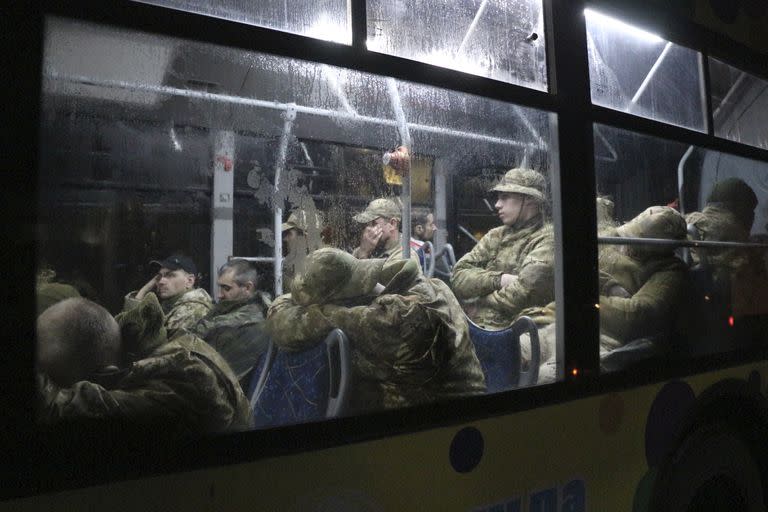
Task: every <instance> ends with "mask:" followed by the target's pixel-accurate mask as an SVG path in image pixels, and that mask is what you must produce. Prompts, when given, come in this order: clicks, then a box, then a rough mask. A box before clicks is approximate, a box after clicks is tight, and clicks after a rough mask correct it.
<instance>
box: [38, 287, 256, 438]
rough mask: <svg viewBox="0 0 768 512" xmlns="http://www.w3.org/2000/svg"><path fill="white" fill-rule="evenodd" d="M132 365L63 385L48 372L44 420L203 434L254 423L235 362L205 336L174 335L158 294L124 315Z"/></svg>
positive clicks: (43, 385) (123, 330)
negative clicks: (112, 422)
mask: <svg viewBox="0 0 768 512" xmlns="http://www.w3.org/2000/svg"><path fill="white" fill-rule="evenodd" d="M117 321H118V324H119V325H120V330H121V333H122V338H123V341H122V343H123V353H124V354H125V364H126V367H125V368H124V369H122V370H120V371H116V372H114V373H112V374H109V375H102V376H101V377H100V378H99V379H98V381H99V382H98V383H97V382H91V381H81V382H78V383H77V384H75V385H74V386H73V387H71V388H66V389H59V388H57V387H56V386H55V385H54V384H53V383H52V382H51V381H49V380H47V379H45V378H44V377H43V378H42V379H41V380H42V382H41V388H40V391H41V395H42V408H41V415H42V419H43V420H44V421H55V420H59V419H68V418H115V419H120V420H124V421H126V422H127V423H129V424H133V425H156V424H161V426H162V428H163V429H164V431H167V430H169V429H170V430H173V431H174V432H177V431H178V433H179V434H199V433H203V432H221V431H227V430H239V429H245V428H248V427H249V426H250V425H251V413H250V408H249V404H248V401H247V400H246V398H245V395H243V392H242V390H241V389H240V386H239V385H238V383H237V379H236V378H235V376H234V375H233V373H232V370H231V369H230V368H229V366H228V365H227V363H226V362H225V361H224V360H223V359H222V358H221V356H219V354H218V353H217V352H216V351H215V350H213V349H212V348H211V347H210V346H208V344H207V343H205V342H204V341H203V340H201V339H200V338H198V337H196V336H194V335H192V334H188V333H184V334H182V335H180V336H177V337H175V338H173V339H170V340H169V339H168V337H167V336H166V330H165V327H164V326H163V322H164V316H163V313H162V310H161V309H160V304H159V303H158V301H157V297H155V295H154V294H152V293H149V294H147V295H146V297H145V298H144V299H143V300H142V301H141V302H140V303H139V304H137V306H136V307H134V308H132V309H130V310H128V311H126V312H123V313H121V314H120V315H118V316H117Z"/></svg>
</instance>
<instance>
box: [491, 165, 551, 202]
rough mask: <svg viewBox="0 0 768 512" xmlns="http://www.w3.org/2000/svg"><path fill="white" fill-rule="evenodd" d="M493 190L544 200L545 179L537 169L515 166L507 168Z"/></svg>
mask: <svg viewBox="0 0 768 512" xmlns="http://www.w3.org/2000/svg"><path fill="white" fill-rule="evenodd" d="M491 190H492V191H495V192H514V193H517V194H523V195H526V196H529V197H533V198H534V199H538V200H539V201H546V197H545V192H546V190H547V179H546V178H545V177H544V175H543V174H541V173H540V172H539V171H534V170H533V169H526V168H524V167H516V168H514V169H510V170H508V171H507V172H506V173H505V174H504V176H503V177H502V178H501V181H499V182H498V183H497V184H496V185H495V186H494V187H493V188H492V189H491Z"/></svg>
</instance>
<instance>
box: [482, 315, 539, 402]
mask: <svg viewBox="0 0 768 512" xmlns="http://www.w3.org/2000/svg"><path fill="white" fill-rule="evenodd" d="M467 323H468V324H469V337H470V338H471V339H472V343H473V345H474V346H475V353H476V354H477V358H478V359H479V360H480V366H482V368H483V374H485V385H486V389H487V391H488V393H498V392H499V391H505V390H507V389H513V388H517V387H521V386H530V385H532V384H535V383H536V381H537V380H538V378H539V365H540V364H541V351H540V348H539V332H538V330H537V329H536V324H535V323H534V322H533V320H531V319H530V318H529V317H527V316H523V317H520V318H518V319H517V320H516V321H515V323H514V324H512V325H511V326H509V327H507V328H506V329H504V330H501V331H489V330H486V329H483V328H482V327H480V326H479V325H477V324H475V323H474V322H472V321H471V320H469V319H468V320H467ZM525 332H527V333H529V336H530V340H531V360H530V361H529V366H528V370H527V371H523V368H522V367H523V361H522V355H521V350H520V335H521V334H523V333H525Z"/></svg>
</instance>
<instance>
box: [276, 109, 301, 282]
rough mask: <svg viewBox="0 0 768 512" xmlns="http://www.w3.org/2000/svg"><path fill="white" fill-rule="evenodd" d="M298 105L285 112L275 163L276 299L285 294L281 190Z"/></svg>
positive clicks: (283, 199)
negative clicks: (281, 179)
mask: <svg viewBox="0 0 768 512" xmlns="http://www.w3.org/2000/svg"><path fill="white" fill-rule="evenodd" d="M295 107H296V105H294V104H291V105H289V107H288V108H287V109H286V110H285V112H283V133H282V135H280V146H279V147H278V150H277V161H276V162H275V191H274V192H275V193H274V195H273V196H272V197H273V202H272V207H273V211H274V232H275V252H274V255H275V258H274V263H273V265H274V267H273V268H274V274H275V297H277V296H278V295H282V294H283V237H282V230H281V229H282V225H283V203H284V202H285V197H284V196H285V194H284V193H283V190H282V188H281V181H280V178H281V175H282V173H283V171H284V170H285V161H286V159H287V158H288V143H289V142H290V141H291V130H292V129H293V122H294V121H295V120H296V108H295Z"/></svg>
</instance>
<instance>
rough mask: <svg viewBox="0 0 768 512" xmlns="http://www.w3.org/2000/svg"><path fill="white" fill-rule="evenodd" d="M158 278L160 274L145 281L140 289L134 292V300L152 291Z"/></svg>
mask: <svg viewBox="0 0 768 512" xmlns="http://www.w3.org/2000/svg"><path fill="white" fill-rule="evenodd" d="M159 280H160V274H157V275H156V276H154V277H153V278H152V279H150V280H149V281H147V284H145V285H144V286H142V287H141V290H139V291H138V292H136V300H141V299H143V298H144V296H145V295H146V294H148V293H149V292H151V291H153V290H154V289H155V286H157V282H158V281H159Z"/></svg>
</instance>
